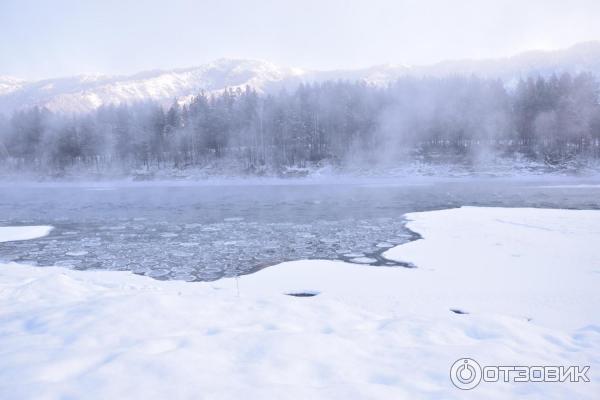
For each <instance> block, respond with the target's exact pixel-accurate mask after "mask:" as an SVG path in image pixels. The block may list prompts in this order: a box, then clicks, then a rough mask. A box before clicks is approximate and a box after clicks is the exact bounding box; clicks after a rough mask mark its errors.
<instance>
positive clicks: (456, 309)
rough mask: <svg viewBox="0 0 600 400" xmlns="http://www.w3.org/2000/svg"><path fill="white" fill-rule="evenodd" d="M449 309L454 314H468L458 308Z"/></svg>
mask: <svg viewBox="0 0 600 400" xmlns="http://www.w3.org/2000/svg"><path fill="white" fill-rule="evenodd" d="M450 311H452V312H453V313H454V314H460V315H463V314H468V312H466V311H463V310H459V309H458V308H451V309H450Z"/></svg>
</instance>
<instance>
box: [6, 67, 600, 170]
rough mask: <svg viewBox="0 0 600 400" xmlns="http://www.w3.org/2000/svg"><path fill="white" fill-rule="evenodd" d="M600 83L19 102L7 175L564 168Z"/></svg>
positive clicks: (355, 86) (543, 81) (332, 84)
mask: <svg viewBox="0 0 600 400" xmlns="http://www.w3.org/2000/svg"><path fill="white" fill-rule="evenodd" d="M598 91H599V84H598V81H597V80H596V79H595V78H594V77H593V76H592V75H589V74H578V75H574V76H572V75H569V74H563V75H560V76H556V75H553V76H550V77H548V78H542V77H538V78H534V77H531V78H528V79H526V80H521V81H520V82H518V84H517V85H516V86H515V87H514V88H513V89H507V87H506V85H505V84H504V83H503V82H502V81H500V80H491V79H482V78H477V77H474V76H472V77H459V76H455V77H448V78H408V77H407V78H401V79H400V80H398V81H396V82H395V83H393V84H390V85H388V86H387V87H378V86H372V85H368V84H365V83H361V82H350V81H327V82H322V83H318V84H317V83H315V84H302V85H300V86H299V87H298V88H297V89H295V90H289V91H285V90H282V91H280V92H278V93H276V94H270V95H266V94H258V93H257V92H255V91H254V90H253V89H251V88H249V87H247V88H246V89H245V90H241V89H237V90H225V91H224V92H222V93H220V94H206V93H204V92H201V93H199V94H198V95H197V96H196V97H195V98H194V99H193V100H192V101H191V102H190V103H188V104H182V105H180V104H179V103H177V102H174V103H173V105H172V106H171V107H167V108H165V107H162V106H161V105H160V104H158V103H153V102H146V103H138V104H133V105H121V106H107V107H101V108H99V109H98V110H96V111H94V112H92V113H88V114H78V115H64V114H55V113H52V112H50V111H48V110H46V109H39V108H32V109H28V110H23V111H18V112H16V113H14V114H13V115H12V117H10V118H4V119H2V120H0V163H1V164H2V167H3V168H2V171H3V173H4V174H5V175H11V174H19V173H31V174H34V175H43V176H55V177H61V176H69V175H72V174H74V173H78V174H83V175H85V174H96V175H106V176H110V175H111V174H113V175H114V174H117V175H119V174H120V175H126V176H131V175H133V174H152V173H154V172H157V171H165V170H167V171H181V172H182V173H184V174H185V173H186V172H185V171H187V170H190V169H196V170H198V169H199V170H205V171H207V173H208V174H212V175H228V174H229V175H230V174H233V175H254V176H261V175H269V176H273V175H285V174H306V173H309V172H310V171H312V170H316V169H319V168H324V167H327V166H329V167H333V168H337V169H339V170H342V171H344V170H353V169H357V168H360V169H367V170H369V169H371V170H374V169H377V168H383V169H385V168H393V167H398V166H402V165H406V164H410V163H414V162H419V163H424V164H430V165H434V166H435V165H438V164H445V165H448V164H450V165H464V166H478V165H488V166H489V165H492V166H493V164H494V163H497V162H498V160H505V161H506V160H508V161H506V162H510V160H515V159H519V160H525V161H526V162H527V161H530V162H536V163H539V164H541V165H545V166H550V167H554V168H561V167H564V166H566V165H572V164H573V163H575V164H586V163H588V162H594V161H595V160H597V159H598V157H599V156H600V106H599V105H598Z"/></svg>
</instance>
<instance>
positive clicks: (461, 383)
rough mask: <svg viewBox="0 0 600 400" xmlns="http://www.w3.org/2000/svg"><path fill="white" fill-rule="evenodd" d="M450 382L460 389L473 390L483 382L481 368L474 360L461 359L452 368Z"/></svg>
mask: <svg viewBox="0 0 600 400" xmlns="http://www.w3.org/2000/svg"><path fill="white" fill-rule="evenodd" d="M450 380H451V381H452V384H453V385H454V386H456V387H457V388H459V389H462V390H470V389H473V388H474V387H475V386H477V385H479V382H481V366H479V364H478V363H477V361H475V360H473V359H472V358H460V359H458V360H456V361H455V362H454V364H452V368H450Z"/></svg>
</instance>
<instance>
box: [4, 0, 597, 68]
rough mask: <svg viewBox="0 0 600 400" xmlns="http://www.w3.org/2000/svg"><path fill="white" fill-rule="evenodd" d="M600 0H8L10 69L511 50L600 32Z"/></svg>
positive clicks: (358, 62) (329, 63) (339, 62)
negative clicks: (227, 59) (230, 59)
mask: <svg viewBox="0 0 600 400" xmlns="http://www.w3.org/2000/svg"><path fill="white" fill-rule="evenodd" d="M598 21H600V1H599V0H496V1H492V0H488V1H486V0H448V1H442V0H365V1H362V0H360V1H359V0H354V1H353V0H345V1H342V0H339V1H338V0H288V1H285V0H280V1H275V0H272V1H269V0H245V1H244V0H214V1H207V0H196V1H192V0H145V1H143V0H0V75H12V76H18V77H23V78H28V79H35V78H47V77H57V76H66V75H72V74H77V73H91V72H100V73H108V74H121V73H132V72H137V71H142V70H149V69H156V68H160V69H168V68H174V67H187V66H194V65H198V64H202V63H205V62H208V61H211V60H214V59H217V58H221V57H229V58H260V59H265V60H269V61H272V62H275V63H278V64H283V65H290V66H298V67H304V68H312V69H334V68H356V67H364V66H369V65H374V64H384V63H393V64H413V65H414V64H429V63H434V62H437V61H441V60H445V59H455V58H485V57H499V56H507V55H511V54H514V53H517V52H520V51H524V50H528V49H536V48H541V49H555V48H562V47H567V46H569V45H571V44H573V43H576V42H580V41H588V40H596V39H600V23H599V22H598Z"/></svg>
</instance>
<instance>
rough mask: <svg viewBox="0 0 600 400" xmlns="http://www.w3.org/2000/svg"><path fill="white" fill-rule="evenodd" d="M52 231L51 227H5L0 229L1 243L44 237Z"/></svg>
mask: <svg viewBox="0 0 600 400" xmlns="http://www.w3.org/2000/svg"><path fill="white" fill-rule="evenodd" d="M51 230H52V227H51V226H3V227H0V243H2V242H10V241H15V240H30V239H36V238H39V237H44V236H46V235H47V234H48V233H50V231H51Z"/></svg>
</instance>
